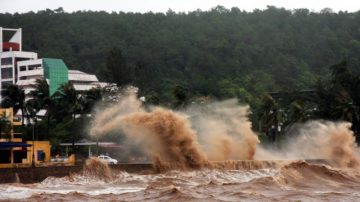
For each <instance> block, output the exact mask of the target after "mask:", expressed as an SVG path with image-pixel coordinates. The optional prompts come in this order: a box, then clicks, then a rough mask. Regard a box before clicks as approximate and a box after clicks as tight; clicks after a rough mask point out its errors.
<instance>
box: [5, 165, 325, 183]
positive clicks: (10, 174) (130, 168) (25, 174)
mask: <svg viewBox="0 0 360 202" xmlns="http://www.w3.org/2000/svg"><path fill="white" fill-rule="evenodd" d="M293 161H295V160H293ZM293 161H292V160H277V161H223V162H212V163H211V164H212V168H214V169H225V170H252V169H264V168H276V167H280V166H282V165H285V164H288V163H291V162H293ZM305 161H306V162H308V163H315V164H327V163H328V162H327V161H326V160H321V159H314V160H305ZM110 168H111V170H112V171H113V172H115V173H116V172H119V171H125V172H128V173H138V174H147V173H154V172H158V170H156V169H154V166H153V165H152V164H151V163H122V164H118V165H110ZM170 169H171V168H170ZM173 169H176V167H173ZM82 170H83V165H76V166H53V167H35V168H33V167H26V168H1V169H0V183H25V184H26V183H36V182H41V181H43V180H45V179H46V178H47V177H65V176H68V175H69V174H75V173H80V172H81V171H82Z"/></svg>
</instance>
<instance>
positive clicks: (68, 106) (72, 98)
mask: <svg viewBox="0 0 360 202" xmlns="http://www.w3.org/2000/svg"><path fill="white" fill-rule="evenodd" d="M52 99H53V100H54V102H55V106H56V107H55V108H57V112H56V113H57V114H58V115H61V117H60V119H63V118H64V117H69V116H71V117H72V119H73V140H72V146H73V150H74V149H75V139H76V137H75V135H76V133H75V132H74V131H75V129H76V124H75V120H76V115H77V114H82V112H83V97H82V96H81V95H80V94H78V93H77V92H76V90H75V88H74V86H73V85H72V84H71V83H66V84H63V85H61V86H60V88H59V90H58V91H57V92H56V93H54V95H53V96H52Z"/></svg>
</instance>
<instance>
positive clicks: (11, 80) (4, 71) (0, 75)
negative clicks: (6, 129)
mask: <svg viewBox="0 0 360 202" xmlns="http://www.w3.org/2000/svg"><path fill="white" fill-rule="evenodd" d="M21 31H22V30H21V28H20V29H8V28H3V27H0V69H1V71H0V79H1V82H0V90H3V89H4V87H5V86H6V85H7V84H16V82H17V78H18V71H17V63H18V62H20V61H25V60H33V59H37V57H38V55H37V53H34V52H25V51H22V33H21ZM4 33H10V39H8V40H7V39H5V36H4ZM0 98H1V95H0ZM0 100H1V99H0Z"/></svg>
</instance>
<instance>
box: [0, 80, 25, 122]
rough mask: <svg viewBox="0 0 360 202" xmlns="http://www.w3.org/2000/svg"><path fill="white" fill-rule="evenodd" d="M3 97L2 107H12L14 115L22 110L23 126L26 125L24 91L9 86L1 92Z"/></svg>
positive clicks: (11, 85) (15, 86)
mask: <svg viewBox="0 0 360 202" xmlns="http://www.w3.org/2000/svg"><path fill="white" fill-rule="evenodd" d="M1 96H2V98H3V100H2V102H1V106H2V107H5V108H6V107H12V108H13V109H14V114H16V113H17V112H18V110H21V115H22V124H23V125H24V117H25V115H26V111H25V93H24V90H23V89H22V88H21V87H19V86H17V85H15V84H9V85H7V86H6V87H5V90H4V91H2V92H1Z"/></svg>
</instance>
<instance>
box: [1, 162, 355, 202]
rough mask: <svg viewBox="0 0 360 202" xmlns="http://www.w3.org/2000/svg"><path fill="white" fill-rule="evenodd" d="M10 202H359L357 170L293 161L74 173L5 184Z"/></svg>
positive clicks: (3, 190)
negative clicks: (255, 166)
mask: <svg viewBox="0 0 360 202" xmlns="http://www.w3.org/2000/svg"><path fill="white" fill-rule="evenodd" d="M0 199H1V200H7V201H8V200H10V201H11V200H14V201H108V200H115V201H144V200H150V201H239V200H242V201H244V200H245V201H258V200H262V201H264V200H265V201H266V200H275V201H283V200H286V201H289V200H290V201H291V200H292V201H296V200H304V201H329V200H332V201H338V200H341V201H358V200H360V172H359V170H356V169H345V170H342V169H335V168H331V167H329V166H324V165H314V164H308V163H304V162H295V163H290V164H288V165H285V166H283V167H281V168H278V169H259V170H247V171H245V170H217V169H202V170H196V171H169V172H165V173H160V174H147V175H140V174H130V173H126V172H120V173H117V174H113V177H112V179H111V180H110V181H104V180H101V179H99V178H97V177H96V176H93V177H92V176H88V175H83V174H78V175H74V176H69V177H63V178H53V177H50V178H47V179H46V180H44V181H43V182H41V183H35V184H5V185H2V186H1V187H0Z"/></svg>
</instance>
